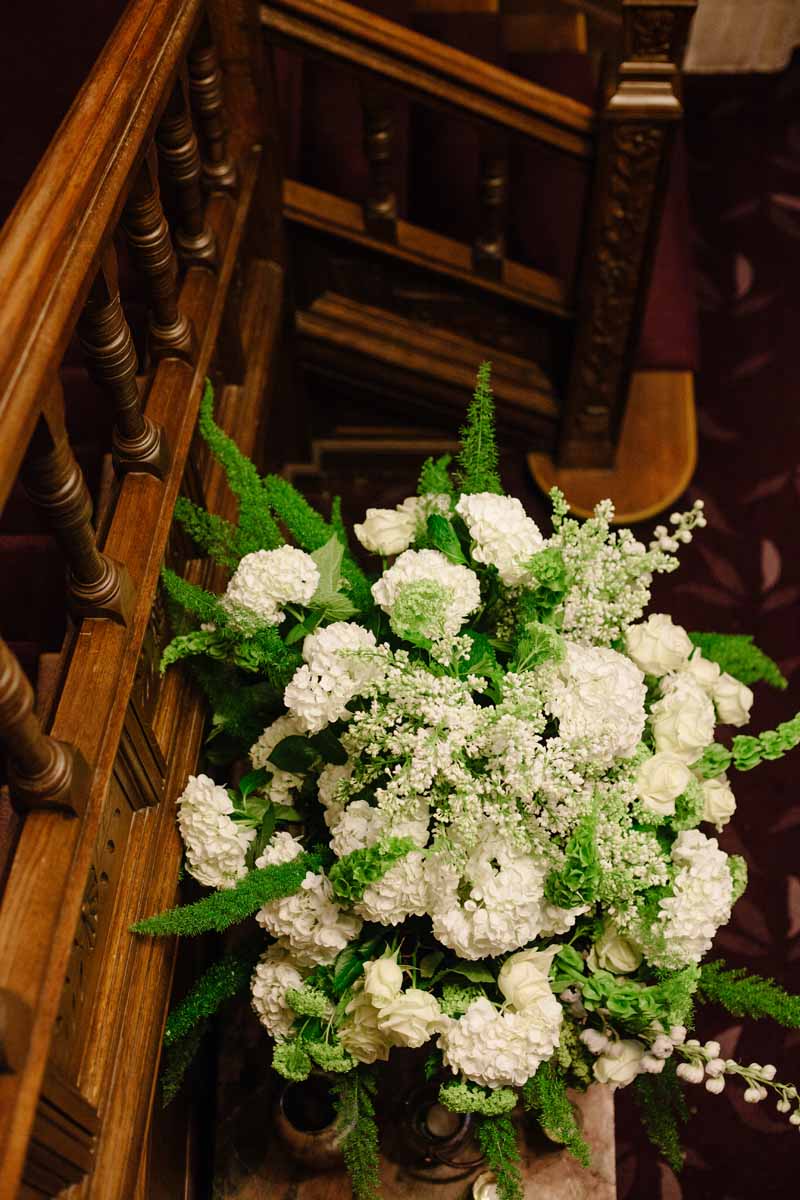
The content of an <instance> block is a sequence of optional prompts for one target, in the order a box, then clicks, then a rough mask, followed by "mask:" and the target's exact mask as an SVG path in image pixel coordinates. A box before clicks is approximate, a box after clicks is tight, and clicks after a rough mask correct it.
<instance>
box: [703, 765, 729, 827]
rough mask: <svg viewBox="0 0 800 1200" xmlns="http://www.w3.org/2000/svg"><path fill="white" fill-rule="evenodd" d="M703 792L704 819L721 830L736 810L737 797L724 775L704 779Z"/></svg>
mask: <svg viewBox="0 0 800 1200" xmlns="http://www.w3.org/2000/svg"><path fill="white" fill-rule="evenodd" d="M700 790H701V792H702V793H703V818H702V819H703V820H704V821H709V822H710V823H711V824H712V825H716V827H717V830H721V829H722V827H723V826H724V825H726V824H727V822H728V821H729V820H730V819H731V817H732V816H733V814H734V813H735V812H736V797H735V796H734V794H733V791H732V790H731V785H730V784H729V783H728V780H727V779H726V777H725V776H724V775H718V776H717V778H716V779H704V780H702V782H701V784H700Z"/></svg>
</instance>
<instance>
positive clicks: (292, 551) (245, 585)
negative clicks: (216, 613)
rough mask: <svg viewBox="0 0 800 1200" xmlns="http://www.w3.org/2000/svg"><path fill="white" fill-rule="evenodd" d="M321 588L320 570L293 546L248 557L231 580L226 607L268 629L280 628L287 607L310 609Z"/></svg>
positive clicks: (225, 600) (246, 555) (281, 547)
mask: <svg viewBox="0 0 800 1200" xmlns="http://www.w3.org/2000/svg"><path fill="white" fill-rule="evenodd" d="M318 586H319V568H318V567H317V564H316V563H315V562H314V560H313V558H312V557H311V555H310V554H306V553H305V551H304V550H298V549H296V548H295V547H294V546H280V547H279V548H278V549H277V550H255V551H253V553H252V554H245V556H244V558H243V559H242V560H241V562H240V563H239V565H238V567H237V568H236V570H235V571H234V573H233V575H232V576H231V580H230V583H229V584H228V587H227V589H226V591H225V597H224V601H223V602H224V604H225V606H226V607H227V608H230V609H232V610H233V611H234V612H235V611H237V610H239V609H244V610H245V611H246V612H247V613H250V614H253V615H254V616H256V617H257V618H258V619H259V620H260V621H263V622H264V623H265V624H266V625H279V624H280V622H281V621H282V620H283V617H284V613H283V609H284V607H285V606H286V605H287V604H300V605H304V606H306V605H308V604H310V602H311V599H312V597H313V595H314V593H315V592H316V590H317V587H318Z"/></svg>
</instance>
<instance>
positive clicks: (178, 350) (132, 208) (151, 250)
mask: <svg viewBox="0 0 800 1200" xmlns="http://www.w3.org/2000/svg"><path fill="white" fill-rule="evenodd" d="M122 228H123V229H124V231H125V235H126V237H127V239H128V245H129V247H130V252H131V257H132V259H133V261H134V263H135V264H136V266H137V267H138V269H139V270H140V271H141V272H142V274H143V275H144V277H145V279H146V280H147V285H148V288H149V292H150V305H151V309H150V318H149V337H148V348H149V352H150V355H151V357H152V358H153V359H154V360H155V361H158V360H159V359H162V358H184V359H186V361H187V362H191V361H192V357H193V354H194V332H193V330H192V327H191V324H190V322H189V320H188V318H187V317H186V316H184V314H183V313H182V312H181V311H180V309H179V308H178V263H177V259H176V258H175V251H174V249H173V245H172V237H171V236H170V232H169V225H168V224H167V218H166V217H165V216H164V210H163V208H162V207H161V197H160V195H159V190H158V162H157V159H156V151H155V146H151V148H150V152H149V153H148V155H147V157H146V158H145V160H144V162H143V163H142V165H141V167H140V169H139V172H138V174H137V176H136V178H135V180H134V182H133V186H132V188H131V190H130V192H129V194H128V199H127V201H126V203H125V208H124V210H123V213H122Z"/></svg>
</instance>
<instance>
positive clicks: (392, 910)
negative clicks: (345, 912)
mask: <svg viewBox="0 0 800 1200" xmlns="http://www.w3.org/2000/svg"><path fill="white" fill-rule="evenodd" d="M354 911H355V912H357V913H358V915H359V916H360V917H363V918H364V920H365V921H377V923H378V924H379V925H399V924H400V923H401V922H402V921H405V920H406V919H407V918H408V917H424V916H425V915H426V913H427V911H428V883H427V879H426V877H425V856H424V854H422V852H421V851H419V850H412V851H411V853H410V854H405V855H403V857H402V858H401V859H400V860H399V862H396V863H395V864H394V866H391V867H390V868H389V870H388V871H387V872H386V874H385V875H383V876H382V877H381V878H380V879H378V880H377V881H376V882H375V883H371V884H370V885H369V886H368V887H367V888H366V889H365V891H364V895H363V896H362V897H361V899H360V901H359V902H358V904H356V905H355V907H354Z"/></svg>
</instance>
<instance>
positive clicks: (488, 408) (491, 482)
mask: <svg viewBox="0 0 800 1200" xmlns="http://www.w3.org/2000/svg"><path fill="white" fill-rule="evenodd" d="M491 375H492V364H491V363H490V362H483V363H481V365H480V366H479V367H478V381H477V384H476V387H475V393H474V396H473V399H472V402H471V404H470V406H469V409H468V410H467V423H466V425H465V426H464V428H463V429H462V430H461V450H460V452H459V455H458V467H459V474H458V485H459V488H460V489H461V491H462V492H495V493H496V494H497V495H502V494H503V485H502V484H501V482H500V475H499V472H498V465H497V464H498V454H497V441H496V438H495V416H494V400H493V398H492V388H491Z"/></svg>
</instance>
